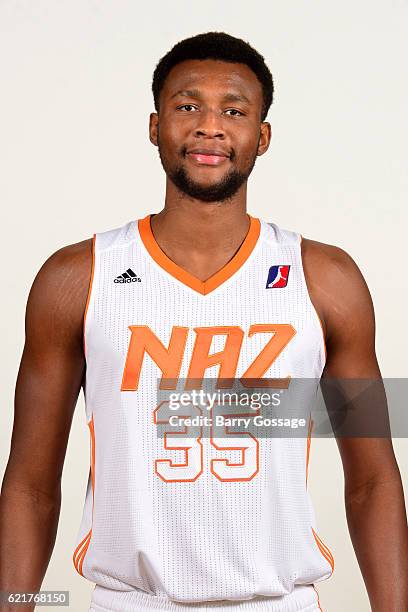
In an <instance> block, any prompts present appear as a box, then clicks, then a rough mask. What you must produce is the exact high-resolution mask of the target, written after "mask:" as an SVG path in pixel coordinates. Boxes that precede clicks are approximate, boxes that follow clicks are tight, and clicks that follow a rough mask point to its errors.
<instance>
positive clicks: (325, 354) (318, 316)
mask: <svg viewBox="0 0 408 612" xmlns="http://www.w3.org/2000/svg"><path fill="white" fill-rule="evenodd" d="M299 236H300V260H301V264H302V268H303V275H304V277H305V280H306V274H305V267H304V265H303V260H302V241H303V236H302V234H299ZM306 289H307V292H308V294H309V299H310V302H311V304H312V306H313V310H314V311H315V313H316V316H317V319H318V321H319V323H320V329H321V330H322V337H323V346H324V359H325V361H327V346H326V337H325V335H324V327H323V323H322V320H321V318H320V315H319V313H318V312H317V309H316V306H315V305H314V304H313V301H312V298H311V296H310V291H309V289H308V287H307V283H306Z"/></svg>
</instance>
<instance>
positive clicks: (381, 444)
mask: <svg viewBox="0 0 408 612" xmlns="http://www.w3.org/2000/svg"><path fill="white" fill-rule="evenodd" d="M331 263H332V265H331V270H330V275H328V277H327V278H328V280H327V284H326V300H325V315H324V316H325V322H326V334H327V337H326V346H327V361H326V365H325V368H324V371H323V374H322V389H324V385H325V380H326V381H328V380H329V379H330V380H334V381H335V384H336V386H337V388H338V389H341V393H342V395H341V397H340V395H339V396H336V394H333V395H331V394H330V393H326V394H325V393H324V391H323V395H324V398H325V401H326V405H327V408H328V409H333V410H338V409H339V406H342V409H343V410H344V411H345V415H344V416H345V418H346V419H347V427H346V428H345V429H344V430H339V431H340V432H341V431H343V432H347V434H346V435H345V434H344V433H340V434H339V432H335V435H336V442H337V446H338V448H339V452H340V456H341V460H342V464H343V469H344V476H345V489H346V494H351V493H354V492H357V491H361V490H365V489H366V488H367V487H370V486H371V485H373V484H374V483H378V482H380V481H382V482H384V481H388V480H390V479H393V478H399V472H398V467H397V464H396V460H395V456H394V452H393V447H392V442H391V439H390V437H389V430H388V425H389V420H388V407H387V398H386V394H385V391H384V385H383V382H382V379H381V372H380V368H379V365H378V361H377V356H376V351H375V331H376V329H375V314H374V307H373V302H372V298H371V295H370V292H369V289H368V286H367V284H366V282H365V280H364V278H363V275H362V274H361V272H360V270H359V268H358V267H357V265H356V264H355V262H354V261H353V260H352V258H351V257H350V256H348V255H347V253H345V252H339V253H337V255H336V257H335V258H334V260H332V262H331ZM359 385H360V386H359ZM367 389H368V391H367ZM333 398H337V399H334V403H338V405H335V406H329V405H328V402H329V401H330V399H333ZM338 434H339V435H338ZM364 434H366V435H364Z"/></svg>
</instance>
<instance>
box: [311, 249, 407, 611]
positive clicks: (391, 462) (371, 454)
mask: <svg viewBox="0 0 408 612" xmlns="http://www.w3.org/2000/svg"><path fill="white" fill-rule="evenodd" d="M303 242H304V245H303V254H304V262H305V272H306V277H307V279H308V285H310V286H309V289H310V293H311V297H312V300H313V302H314V304H315V306H316V309H317V311H318V312H319V315H320V316H321V319H322V321H323V327H324V331H325V337H326V347H327V362H326V366H325V369H324V372H323V379H325V378H330V379H372V380H376V379H377V380H381V373H380V369H379V366H378V363H377V358H376V353H375V318H374V309H373V305H372V300H371V296H370V293H369V290H368V287H367V285H366V283H365V281H364V278H363V276H362V275H361V272H360V270H359V269H358V267H357V265H356V264H355V262H354V261H353V260H352V258H351V257H350V256H349V255H347V253H345V252H344V251H343V250H342V249H338V248H336V247H332V246H330V245H324V244H322V243H318V242H315V241H309V240H304V241H303ZM316 266H317V267H318V268H319V270H320V271H321V273H322V274H321V276H320V279H319V280H318V283H319V285H317V284H316V282H315V281H314V280H313V275H312V274H311V271H312V268H314V269H316ZM383 408H384V411H385V412H386V411H387V407H386V403H385V399H384V406H383ZM336 441H337V445H338V448H339V452H340V456H341V460H342V464H343V469H344V477H345V491H344V495H345V508H346V516H347V523H348V527H349V532H350V537H351V540H352V544H353V547H354V550H355V553H356V557H357V560H358V563H359V566H360V569H361V572H362V576H363V579H364V582H365V585H366V588H367V592H368V596H369V599H370V603H371V609H372V611H373V612H406V610H408V562H407V560H408V530H407V516H406V510H405V503H404V493H403V487H402V482H401V476H400V473H399V469H398V465H397V462H396V459H395V455H394V451H393V446H392V441H391V438H389V437H388V438H387V437H385V436H384V437H371V438H370V437H365V438H364V437H337V438H336Z"/></svg>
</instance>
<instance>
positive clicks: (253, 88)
mask: <svg viewBox="0 0 408 612" xmlns="http://www.w3.org/2000/svg"><path fill="white" fill-rule="evenodd" d="M183 89H197V90H200V91H201V93H202V94H203V95H204V94H205V93H206V92H207V91H211V92H218V93H219V94H220V95H223V94H225V93H227V92H233V93H242V94H244V95H245V96H246V97H247V98H249V99H250V100H251V101H253V102H254V103H255V102H257V101H259V103H261V101H262V85H261V83H260V82H259V81H258V79H257V77H256V75H255V73H254V72H252V70H251V69H250V68H249V67H248V66H247V65H246V64H238V63H234V64H233V63H231V62H223V61H220V60H211V59H206V60H186V61H184V62H180V63H179V64H177V65H176V66H174V67H173V68H172V69H171V70H170V72H169V74H168V75H167V77H166V80H165V82H164V85H163V89H162V92H161V95H162V96H163V98H164V99H165V98H167V97H171V96H172V95H174V94H175V93H176V92H177V91H179V90H183Z"/></svg>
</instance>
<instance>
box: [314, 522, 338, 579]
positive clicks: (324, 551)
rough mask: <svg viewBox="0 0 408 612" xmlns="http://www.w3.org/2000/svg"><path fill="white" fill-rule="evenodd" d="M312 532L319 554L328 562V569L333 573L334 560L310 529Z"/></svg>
mask: <svg viewBox="0 0 408 612" xmlns="http://www.w3.org/2000/svg"><path fill="white" fill-rule="evenodd" d="M312 532H313V535H314V538H315V541H316V544H317V546H318V547H319V550H320V552H321V553H322V555H323V556H324V558H325V559H326V560H327V561H328V562H329V564H330V567H331V569H332V573H333V572H334V558H333V555H332V554H331V552H330V550H329V548H328V547H327V546H326V544H324V543H323V542H322V541H321V539H320V538H319V536H318V535H317V533H316V532H315V530H314V529H313V527H312Z"/></svg>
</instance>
